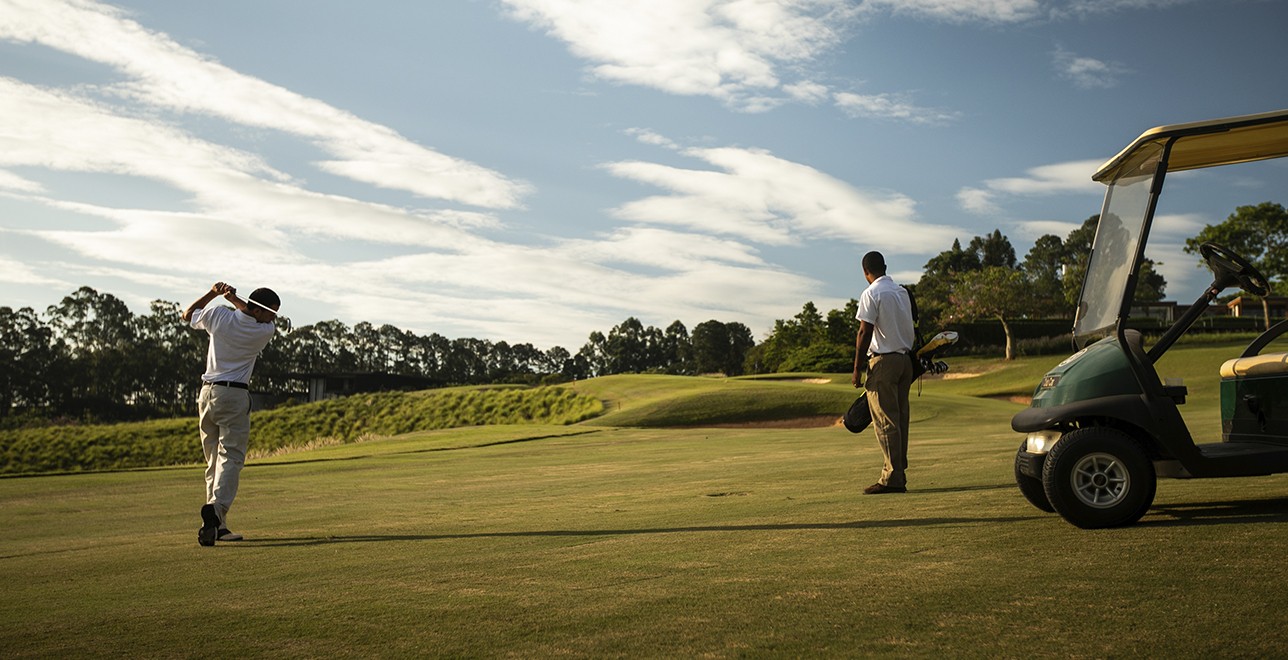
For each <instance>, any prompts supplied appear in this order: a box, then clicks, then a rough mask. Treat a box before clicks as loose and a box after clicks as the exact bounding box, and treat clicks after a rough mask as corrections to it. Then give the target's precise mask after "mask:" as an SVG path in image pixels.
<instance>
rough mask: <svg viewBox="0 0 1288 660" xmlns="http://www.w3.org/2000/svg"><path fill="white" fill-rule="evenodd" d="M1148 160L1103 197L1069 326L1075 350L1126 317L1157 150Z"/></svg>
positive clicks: (1142, 160)
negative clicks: (1084, 274) (1074, 342)
mask: <svg viewBox="0 0 1288 660" xmlns="http://www.w3.org/2000/svg"><path fill="white" fill-rule="evenodd" d="M1151 155H1152V157H1149V158H1142V159H1141V160H1139V161H1138V162H1137V163H1135V167H1132V168H1130V169H1129V170H1128V171H1125V172H1123V173H1122V174H1121V175H1120V176H1119V177H1118V178H1117V179H1115V180H1114V181H1112V182H1110V184H1109V190H1108V191H1107V192H1106V193H1105V205H1104V207H1103V208H1102V209H1101V211H1100V224H1099V226H1098V227H1097V228H1096V238H1095V240H1094V241H1093V242H1092V244H1091V257H1090V258H1089V259H1088V262H1087V273H1086V276H1085V277H1084V279H1083V282H1082V299H1081V300H1080V301H1079V302H1078V314H1077V317H1076V318H1075V319H1074V322H1073V334H1074V338H1075V340H1076V341H1077V342H1078V345H1079V346H1082V345H1085V344H1086V343H1087V342H1088V341H1089V340H1090V339H1093V338H1096V337H1098V336H1101V335H1103V334H1105V333H1106V332H1108V331H1109V330H1111V329H1112V328H1114V327H1115V326H1116V325H1117V323H1118V317H1119V315H1120V314H1125V313H1126V312H1125V308H1124V306H1123V301H1124V300H1126V299H1127V297H1128V296H1130V295H1132V294H1133V293H1134V292H1132V291H1128V290H1127V284H1128V279H1129V278H1130V276H1131V274H1132V272H1133V271H1135V269H1136V267H1137V263H1136V258H1137V253H1138V248H1139V246H1140V243H1141V241H1142V240H1144V234H1145V231H1146V221H1147V219H1148V218H1147V216H1148V214H1149V193H1150V189H1151V188H1152V187H1153V183H1154V176H1155V173H1156V170H1157V167H1158V161H1159V160H1160V159H1161V157H1162V149H1161V148H1160V149H1157V150H1155V153H1153V154H1151Z"/></svg>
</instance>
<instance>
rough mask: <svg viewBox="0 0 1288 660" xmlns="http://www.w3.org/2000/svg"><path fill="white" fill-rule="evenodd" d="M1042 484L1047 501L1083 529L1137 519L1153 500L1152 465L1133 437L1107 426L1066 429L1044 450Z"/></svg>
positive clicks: (1120, 523)
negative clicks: (1064, 433)
mask: <svg viewBox="0 0 1288 660" xmlns="http://www.w3.org/2000/svg"><path fill="white" fill-rule="evenodd" d="M1042 485H1043V490H1044V491H1045V492H1046V496H1047V499H1048V500H1050V502H1051V506H1053V507H1054V508H1055V510H1056V511H1057V512H1058V513H1059V514H1060V515H1061V516H1063V517H1064V519H1065V520H1067V521H1069V522H1071V523H1073V524H1074V525H1077V526H1078V527H1081V528H1083V529H1099V528H1103V527H1123V526H1126V525H1132V524H1135V522H1136V521H1138V520H1140V518H1141V516H1143V515H1145V512H1146V511H1148V510H1149V506H1150V505H1151V504H1153V503H1154V490H1155V488H1156V487H1157V485H1158V484H1157V480H1156V478H1155V475H1154V464H1153V463H1152V462H1151V461H1150V460H1149V457H1148V456H1146V455H1145V451H1144V449H1142V448H1141V446H1140V443H1139V442H1137V441H1136V439H1135V438H1133V437H1131V436H1130V435H1127V434H1126V433H1123V432H1122V431H1117V430H1114V429H1109V428H1097V427H1089V428H1084V429H1078V430H1077V431H1074V432H1072V433H1068V434H1066V435H1065V436H1064V437H1063V438H1061V439H1060V441H1059V442H1057V443H1056V445H1055V447H1052V448H1051V451H1050V452H1049V453H1048V454H1047V457H1046V463H1045V464H1044V465H1043V466H1042Z"/></svg>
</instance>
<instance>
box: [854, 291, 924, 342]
mask: <svg viewBox="0 0 1288 660" xmlns="http://www.w3.org/2000/svg"><path fill="white" fill-rule="evenodd" d="M854 317H855V318H857V319H858V320H860V321H867V322H868V323H871V324H872V325H873V326H874V329H873V332H872V345H871V346H870V347H869V349H868V350H869V351H871V352H872V353H908V352H910V351H912V345H913V342H914V341H915V340H916V330H915V329H914V328H913V327H912V301H911V300H910V299H909V298H908V290H907V289H905V288H903V287H901V286H899V285H898V284H895V283H894V280H892V279H890V276H889V275H882V276H881V277H878V278H876V279H875V280H872V284H869V285H868V288H866V289H864V290H863V293H861V294H859V311H858V313H857V314H855V315H854Z"/></svg>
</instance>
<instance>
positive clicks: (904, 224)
mask: <svg viewBox="0 0 1288 660" xmlns="http://www.w3.org/2000/svg"><path fill="white" fill-rule="evenodd" d="M683 153H684V154H685V155H687V156H690V157H692V158H696V159H698V160H701V161H703V162H705V163H707V164H708V165H710V166H713V167H714V169H683V168H678V167H672V166H668V165H661V164H657V163H648V162H639V161H629V162H616V163H609V164H607V165H605V167H606V168H607V169H608V171H610V172H611V173H613V174H614V175H615V176H618V177H621V178H625V179H630V180H634V181H639V182H641V183H647V184H650V185H653V186H657V187H659V188H662V189H664V190H667V191H668V192H669V194H666V195H658V196H653V197H646V198H643V199H639V200H635V201H632V202H629V203H627V204H624V205H622V206H620V207H618V208H617V209H616V210H615V214H616V215H617V216H618V217H620V218H623V219H626V220H631V221H635V222H641V223H650V224H660V225H668V226H680V227H686V228H690V229H692V230H695V231H700V232H703V233H715V234H722V235H727V236H733V237H737V238H740V239H743V240H748V241H753V242H756V243H763V244H767V245H798V244H801V243H802V242H803V241H806V240H830V239H839V240H844V241H847V242H851V243H854V244H857V245H862V246H870V247H872V248H873V249H880V250H883V251H887V252H890V253H896V254H897V253H913V254H917V253H920V252H921V251H922V249H921V246H923V245H937V244H940V243H944V242H947V241H951V240H952V237H953V236H955V235H956V234H957V233H959V230H957V229H956V228H953V227H946V226H940V225H932V224H927V223H921V222H919V221H918V220H917V218H916V214H915V203H914V202H913V201H912V200H911V199H910V198H908V197H907V196H905V195H901V194H899V193H893V192H882V191H871V190H861V189H858V188H855V187H854V186H851V185H849V184H847V183H845V182H843V181H840V180H838V179H836V178H834V177H832V176H830V175H827V174H825V173H823V172H820V171H818V170H816V169H814V168H812V167H809V166H807V165H803V164H800V163H795V162H792V161H788V160H785V159H782V158H778V157H776V156H774V155H773V154H771V153H769V152H767V151H764V150H758V149H741V148H733V147H724V148H707V149H698V148H692V149H686V150H684V151H683ZM913 233H915V234H916V235H917V236H918V239H919V240H918V241H916V242H912V241H908V240H907V237H908V236H909V235H912V234H913Z"/></svg>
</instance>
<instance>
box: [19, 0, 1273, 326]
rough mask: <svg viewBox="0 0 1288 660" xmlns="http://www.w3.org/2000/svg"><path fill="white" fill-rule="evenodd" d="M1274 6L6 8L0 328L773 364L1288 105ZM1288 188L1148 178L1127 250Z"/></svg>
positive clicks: (1239, 2) (1163, 242)
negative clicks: (1174, 144)
mask: <svg viewBox="0 0 1288 660" xmlns="http://www.w3.org/2000/svg"><path fill="white" fill-rule="evenodd" d="M1285 26H1288V3H1285V2H1279V1H1269V0H1207V1H1203V0H1064V1H1059V2H1054V1H1046V0H986V1H976V0H970V1H968V0H868V1H866V2H853V1H850V2H846V1H841V0H735V1H727V2H725V1H717V0H650V1H649V2H638V1H636V0H477V1H472V0H459V1H453V2H448V1H436V2H432V3H407V2H392V1H385V0H367V1H366V2H361V3H353V2H335V1H327V2H304V1H291V2H287V1H277V2H271V1H270V2H250V1H229V2H214V3H189V2H173V1H166V2H161V1H157V2H143V1H131V2H120V3H112V4H107V3H98V2H91V1H89V0H0V114H2V116H3V118H4V121H3V123H2V124H0V305H6V306H11V307H21V306H31V307H34V308H36V309H37V310H43V309H44V308H45V307H46V306H48V305H51V304H54V303H56V302H57V301H58V300H59V299H61V297H62V296H64V295H66V294H68V293H70V292H72V291H73V290H75V289H76V288H77V287H79V286H81V285H89V286H92V287H95V288H97V289H99V290H100V291H106V292H110V293H113V294H114V295H117V296H118V297H120V298H122V299H123V300H125V301H126V302H127V303H129V304H130V306H131V307H132V308H134V309H135V310H136V311H138V312H144V311H145V310H146V309H147V304H148V302H149V301H151V300H154V299H163V300H172V301H177V302H180V303H182V304H184V305H186V304H187V303H188V302H190V301H191V300H192V299H194V298H196V297H197V296H199V295H200V294H201V293H202V292H203V291H204V290H206V289H207V288H208V287H209V286H210V284H211V283H213V282H214V281H216V280H225V281H229V282H231V283H232V284H234V285H235V286H238V287H240V288H241V289H242V290H243V291H244V292H245V291H249V290H250V289H252V288H254V287H257V286H270V287H272V288H274V289H276V290H277V291H278V292H279V293H280V294H281V296H282V299H283V312H284V313H285V314H287V315H289V316H291V317H292V319H293V320H294V321H295V323H296V324H297V325H298V324H305V323H312V322H316V321H322V320H328V319H339V320H341V321H344V322H346V323H348V324H354V323H357V322H359V321H369V322H371V323H374V324H376V325H379V324H382V323H391V324H394V325H396V326H398V327H400V328H403V329H406V330H412V331H415V332H417V333H419V334H428V333H430V332H438V333H440V334H443V335H445V336H448V337H466V336H468V337H478V338H486V339H492V340H506V341H509V342H532V343H534V344H536V345H537V346H539V347H542V348H547V347H550V346H552V345H556V344H558V345H562V346H565V347H567V348H569V349H571V350H574V351H575V350H576V349H577V348H578V347H580V346H581V344H582V343H584V342H585V340H586V336H587V335H588V334H589V333H590V332H591V331H594V330H601V331H607V330H609V329H610V328H612V327H613V326H614V325H616V324H618V323H620V322H621V321H622V320H624V319H625V318H627V317H628V316H634V317H637V318H639V319H640V320H641V321H643V322H644V323H645V324H648V325H656V326H660V327H661V326H665V325H667V324H669V323H670V322H671V321H673V320H676V319H678V320H680V321H682V322H684V323H685V324H686V325H687V326H688V327H690V328H692V327H694V326H696V325H697V324H698V323H701V322H703V321H706V320H708V319H717V320H721V321H740V322H742V323H745V324H746V325H747V326H748V327H750V328H751V329H752V331H753V332H754V333H755V334H756V336H757V338H758V339H759V338H763V337H764V336H765V334H766V333H767V332H768V331H769V330H770V329H771V327H772V324H773V321H774V319H778V318H787V317H790V316H792V315H794V314H795V313H797V312H798V311H799V310H800V306H801V305H802V304H803V303H804V302H805V301H807V300H813V301H814V302H815V303H816V304H817V305H818V306H819V307H820V308H821V309H823V310H827V309H830V308H834V307H839V306H841V305H842V304H843V303H844V301H845V300H846V299H848V298H850V297H855V296H857V295H858V292H859V291H860V290H861V287H862V286H863V284H864V283H863V280H862V276H861V272H860V269H859V265H858V261H859V257H860V256H861V255H862V254H863V253H864V252H866V251H867V250H870V249H877V250H881V251H883V252H885V253H886V255H887V259H888V261H889V262H890V265H891V271H892V273H893V274H894V275H895V277H896V279H898V280H901V281H903V282H915V281H916V279H917V278H918V277H919V276H920V272H921V268H922V266H923V265H924V264H925V262H926V261H927V260H928V259H929V258H930V257H932V256H934V255H935V254H937V253H939V252H940V251H943V250H945V249H947V248H948V247H949V246H950V245H951V243H952V241H953V239H954V238H958V239H961V240H962V242H963V243H966V242H968V241H969V240H970V238H971V237H973V236H976V235H981V234H985V233H988V232H991V231H992V230H993V229H1000V230H1001V231H1002V232H1003V233H1004V234H1006V235H1007V236H1008V237H1010V239H1011V242H1012V243H1013V244H1014V245H1015V247H1016V251H1017V252H1018V253H1019V254H1020V256H1021V257H1022V256H1023V254H1024V253H1025V252H1027V251H1028V249H1029V248H1030V247H1031V246H1032V244H1033V241H1034V239H1036V238H1037V237H1038V236H1040V235H1041V234H1044V233H1054V234H1057V235H1059V236H1061V237H1063V236H1064V235H1066V234H1067V233H1068V232H1069V231H1070V230H1071V229H1073V228H1075V227H1076V226H1077V225H1079V224H1080V223H1081V222H1082V221H1083V220H1084V219H1086V218H1087V217H1088V216H1090V215H1092V214H1094V213H1097V212H1098V211H1099V207H1100V198H1101V195H1102V192H1103V190H1102V188H1101V186H1100V185H1099V184H1095V183H1092V182H1091V180H1090V176H1091V173H1092V172H1093V171H1094V170H1095V169H1096V167H1097V166H1098V165H1099V164H1100V163H1102V162H1103V161H1104V160H1106V159H1108V158H1109V157H1111V156H1113V155H1114V154H1115V153H1116V152H1117V151H1118V150H1119V149H1121V148H1122V147H1123V146H1125V145H1126V144H1127V143H1128V142H1129V141H1130V140H1131V139H1133V138H1134V137H1135V136H1137V135H1139V134H1140V133H1141V132H1143V131H1144V130H1146V129H1148V128H1150V127H1152V126H1156V125H1160V124H1167V123H1175V122H1183V121H1196V120H1201V119H1209V118H1215V117H1221V116H1228V115H1237V114H1247V113H1254V112H1264V111H1269V110H1275V109H1281V108H1286V107H1288V85H1286V84H1285V82H1288V81H1286V80H1285V74H1284V72H1283V63H1284V62H1286V61H1288V40H1285V39H1283V37H1282V31H1283V29H1284V27H1285ZM1286 183H1288V164H1285V163H1282V162H1270V163H1261V164H1255V165H1246V166H1238V167H1235V168H1224V169H1221V170H1214V171H1209V172H1202V173H1198V174H1197V175H1183V176H1177V177H1174V178H1172V179H1170V180H1169V185H1168V191H1167V194H1165V196H1164V201H1163V204H1162V205H1161V206H1160V209H1159V213H1160V217H1159V222H1158V224H1157V225H1156V228H1155V233H1154V235H1153V237H1152V240H1151V247H1150V254H1151V256H1153V257H1154V258H1155V259H1157V260H1159V261H1161V262H1163V266H1162V268H1161V269H1160V270H1161V271H1162V272H1163V273H1164V274H1165V275H1166V277H1167V278H1168V281H1169V286H1168V289H1167V292H1168V294H1169V297H1170V298H1176V299H1180V300H1182V301H1185V302H1189V301H1192V300H1193V299H1194V298H1195V297H1196V296H1197V295H1198V294H1199V292H1200V291H1201V288H1202V286H1203V285H1204V284H1205V283H1206V281H1207V280H1205V279H1204V275H1205V273H1204V271H1201V270H1199V269H1198V268H1197V267H1196V263H1197V260H1196V258H1194V257H1192V256H1189V255H1183V254H1181V253H1180V251H1179V246H1180V245H1182V244H1183V242H1184V240H1185V238H1187V237H1189V236H1192V235H1194V234H1195V233H1197V231H1198V230H1199V229H1200V228H1201V227H1202V226H1203V225H1204V224H1208V223H1217V222H1220V221H1221V220H1222V219H1224V218H1225V217H1226V216H1227V215H1228V214H1229V213H1230V212H1232V211H1233V210H1234V208H1235V207H1236V206H1238V205H1241V204H1255V203H1259V202H1262V201H1277V202H1280V203H1288V185H1285V184H1286Z"/></svg>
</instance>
